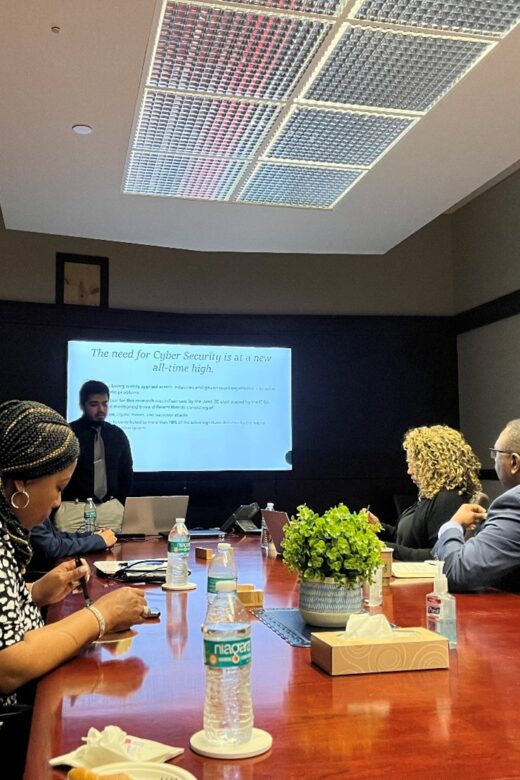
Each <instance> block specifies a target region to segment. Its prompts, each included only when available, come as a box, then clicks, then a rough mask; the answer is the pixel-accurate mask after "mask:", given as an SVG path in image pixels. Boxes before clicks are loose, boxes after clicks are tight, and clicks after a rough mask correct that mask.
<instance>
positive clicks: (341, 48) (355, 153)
mask: <svg viewBox="0 0 520 780" xmlns="http://www.w3.org/2000/svg"><path fill="white" fill-rule="evenodd" d="M158 4H159V7H160V13H159V14H158V27H157V29H156V30H155V31H154V34H153V41H152V43H151V44H150V52H149V58H148V59H149V64H148V66H147V68H146V75H145V76H144V78H143V85H142V90H141V98H140V101H139V107H138V111H137V116H136V121H135V129H134V133H133V136H132V140H131V145H130V151H129V155H128V160H127V164H126V170H125V174H124V180H123V192H125V193H129V194H140V195H156V196H169V197H180V198H195V199H202V200H218V201H231V202H240V203H255V204H262V205H280V206H291V207H295V206H296V207H302V208H318V209H324V208H325V209H330V208H333V207H334V205H335V204H336V203H337V202H338V201H339V200H340V199H341V198H342V197H344V196H345V194H346V193H347V192H348V191H349V190H350V189H351V188H352V187H353V186H354V185H355V184H356V183H357V182H358V181H359V180H360V178H362V176H363V174H364V173H365V172H366V170H368V169H369V168H371V167H372V166H374V165H377V164H378V162H379V160H380V159H381V158H382V157H383V156H384V155H385V154H387V153H388V152H389V150H390V149H392V147H393V146H394V145H395V144H396V143H399V141H400V139H401V138H402V137H403V136H404V135H405V134H406V133H407V132H408V130H410V129H411V128H412V127H413V126H414V124H415V123H416V122H418V121H420V118H421V116H423V115H424V114H425V113H426V112H427V111H429V110H430V109H431V108H432V106H434V105H435V103H437V102H438V101H439V100H441V99H442V98H443V97H444V96H445V95H446V94H447V92H449V91H450V90H451V89H452V88H453V86H454V85H455V84H456V83H457V82H458V81H459V80H460V79H461V78H463V77H464V76H465V75H466V74H467V73H468V71H469V70H470V69H471V68H472V67H474V66H475V65H476V64H477V63H478V62H479V61H480V60H481V58H482V57H483V56H484V55H485V54H487V53H488V51H490V50H491V48H493V46H494V45H496V44H497V42H498V41H499V40H500V38H502V37H503V36H504V35H505V34H506V33H507V32H508V31H509V30H510V29H511V27H512V26H514V25H515V24H516V23H518V20H519V18H520V0H515V1H514V2H513V1H512V0H510V1H509V2H507V1H506V0H503V1H502V2H483V0H482V1H481V2H479V1H478V0H472V1H471V2H468V1H466V2H459V3H453V2H447V3H444V2H431V0H358V2H352V0H235V1H234V2H232V3H229V4H226V3H225V2H222V3H217V2H215V1H214V0H213V1H209V0H208V1H207V0H191V1H189V0H175V2H173V1H172V0H163V1H162V2H159V3H158Z"/></svg>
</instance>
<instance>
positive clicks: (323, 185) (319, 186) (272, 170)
mask: <svg viewBox="0 0 520 780" xmlns="http://www.w3.org/2000/svg"><path fill="white" fill-rule="evenodd" d="M363 173H364V171H354V170H341V169H338V168H325V167H319V168H318V167H310V166H309V167H305V166H300V165H283V164H277V163H276V164H275V163H267V162H265V163H264V162H262V163H260V165H259V167H258V169H257V170H256V171H255V173H254V174H253V175H252V176H251V178H250V179H249V181H248V183H247V185H246V187H245V189H244V190H243V192H242V193H241V195H240V197H239V198H238V201H240V202H244V203H262V204H264V205H267V204H271V205H282V206H302V207H307V208H310V207H314V208H321V209H327V208H331V207H332V206H333V205H334V203H336V201H337V200H338V199H339V198H341V196H342V195H343V194H344V192H345V191H346V190H347V189H349V187H351V186H352V185H353V184H354V182H355V181H357V179H359V177H360V176H362V175H363Z"/></svg>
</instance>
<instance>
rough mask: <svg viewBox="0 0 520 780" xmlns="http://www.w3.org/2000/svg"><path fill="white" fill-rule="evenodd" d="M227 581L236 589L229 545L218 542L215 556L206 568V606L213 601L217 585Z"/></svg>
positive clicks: (231, 551)
mask: <svg viewBox="0 0 520 780" xmlns="http://www.w3.org/2000/svg"><path fill="white" fill-rule="evenodd" d="M227 581H230V582H233V584H234V585H235V588H236V584H237V566H236V563H235V559H234V557H233V550H232V548H231V545H230V544H228V543H227V542H219V544H218V545H217V554H216V555H215V556H214V557H213V559H212V561H211V563H210V565H209V568H208V586H207V593H208V604H210V603H211V602H212V601H214V599H215V597H216V595H217V584H218V583H219V582H227Z"/></svg>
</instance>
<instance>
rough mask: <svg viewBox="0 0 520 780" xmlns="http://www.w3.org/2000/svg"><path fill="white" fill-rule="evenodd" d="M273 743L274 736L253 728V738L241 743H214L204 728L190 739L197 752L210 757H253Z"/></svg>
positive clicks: (265, 751) (191, 745)
mask: <svg viewBox="0 0 520 780" xmlns="http://www.w3.org/2000/svg"><path fill="white" fill-rule="evenodd" d="M272 744H273V738H272V736H271V735H270V734H269V733H268V732H267V731H263V730H262V729H253V733H252V736H251V739H250V740H249V741H248V742H242V744H240V745H213V744H212V743H211V742H208V740H207V739H206V736H205V734H204V730H202V731H197V733H196V734H194V735H193V736H192V737H191V739H190V747H191V749H192V750H194V751H195V753H200V755H201V756H209V757H210V758H251V757H252V756H259V755H261V754H262V753H267V751H268V750H270V748H271V745H272Z"/></svg>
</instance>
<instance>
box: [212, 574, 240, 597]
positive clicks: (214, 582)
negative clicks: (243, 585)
mask: <svg viewBox="0 0 520 780" xmlns="http://www.w3.org/2000/svg"><path fill="white" fill-rule="evenodd" d="M217 582H234V583H235V585H236V584H237V578H236V577H208V590H207V592H208V593H216V592H217Z"/></svg>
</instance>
